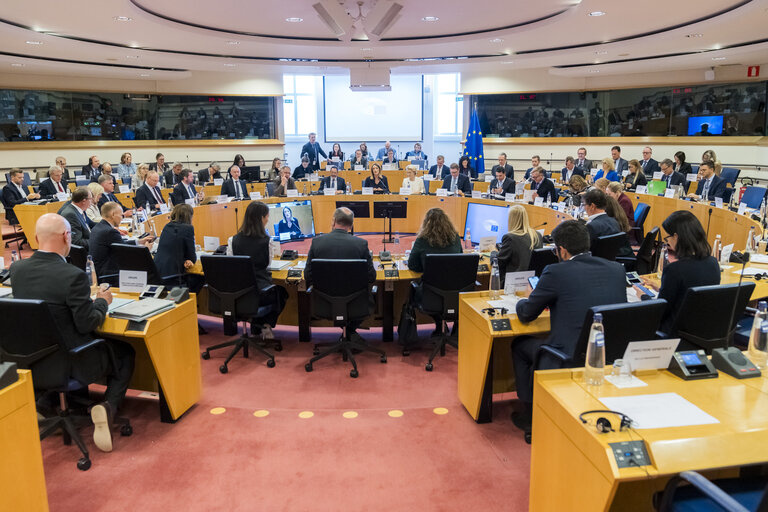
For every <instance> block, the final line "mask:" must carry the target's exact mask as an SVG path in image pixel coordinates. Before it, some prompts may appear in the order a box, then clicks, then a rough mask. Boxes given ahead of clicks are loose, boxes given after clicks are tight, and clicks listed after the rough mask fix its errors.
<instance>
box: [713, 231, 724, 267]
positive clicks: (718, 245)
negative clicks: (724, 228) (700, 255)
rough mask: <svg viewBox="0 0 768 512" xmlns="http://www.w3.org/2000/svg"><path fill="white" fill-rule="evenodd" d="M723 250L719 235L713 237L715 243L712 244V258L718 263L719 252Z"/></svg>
mask: <svg viewBox="0 0 768 512" xmlns="http://www.w3.org/2000/svg"><path fill="white" fill-rule="evenodd" d="M722 249H723V240H722V238H721V237H720V235H717V236H716V237H715V243H713V244H712V256H713V257H714V258H715V259H716V260H717V261H720V251H721V250H722Z"/></svg>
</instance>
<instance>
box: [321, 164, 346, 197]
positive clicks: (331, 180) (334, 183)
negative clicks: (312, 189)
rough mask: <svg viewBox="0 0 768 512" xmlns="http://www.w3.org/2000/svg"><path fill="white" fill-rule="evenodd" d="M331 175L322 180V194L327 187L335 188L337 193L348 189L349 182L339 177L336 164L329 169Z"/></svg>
mask: <svg viewBox="0 0 768 512" xmlns="http://www.w3.org/2000/svg"><path fill="white" fill-rule="evenodd" d="M328 174H329V176H326V177H325V178H323V179H321V180H320V193H321V194H322V193H323V191H324V190H325V189H326V188H331V189H334V190H335V191H336V192H335V193H336V194H343V193H345V192H346V191H347V183H346V182H345V181H344V178H340V177H339V169H338V168H337V167H336V166H335V165H331V166H330V167H329V170H328Z"/></svg>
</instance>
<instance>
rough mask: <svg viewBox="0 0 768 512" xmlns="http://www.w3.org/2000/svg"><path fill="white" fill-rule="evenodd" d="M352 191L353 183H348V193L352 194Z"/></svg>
mask: <svg viewBox="0 0 768 512" xmlns="http://www.w3.org/2000/svg"><path fill="white" fill-rule="evenodd" d="M351 193H352V184H351V183H347V195H350V194H351Z"/></svg>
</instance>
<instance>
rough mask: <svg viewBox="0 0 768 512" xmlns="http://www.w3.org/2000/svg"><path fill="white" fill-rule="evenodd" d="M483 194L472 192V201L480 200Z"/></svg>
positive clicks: (476, 191) (477, 191)
mask: <svg viewBox="0 0 768 512" xmlns="http://www.w3.org/2000/svg"><path fill="white" fill-rule="evenodd" d="M482 197H483V193H482V192H480V191H479V190H473V191H472V199H482Z"/></svg>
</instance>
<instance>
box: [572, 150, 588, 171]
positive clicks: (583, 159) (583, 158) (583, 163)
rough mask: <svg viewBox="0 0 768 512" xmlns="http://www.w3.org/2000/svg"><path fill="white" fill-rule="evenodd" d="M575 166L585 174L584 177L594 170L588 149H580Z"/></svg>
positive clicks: (577, 151)
mask: <svg viewBox="0 0 768 512" xmlns="http://www.w3.org/2000/svg"><path fill="white" fill-rule="evenodd" d="M574 164H575V165H576V167H578V168H579V169H581V172H583V173H584V174H582V176H586V175H588V174H589V171H590V170H591V169H592V160H589V159H588V158H587V148H579V149H577V150H576V159H575V160H574Z"/></svg>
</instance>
